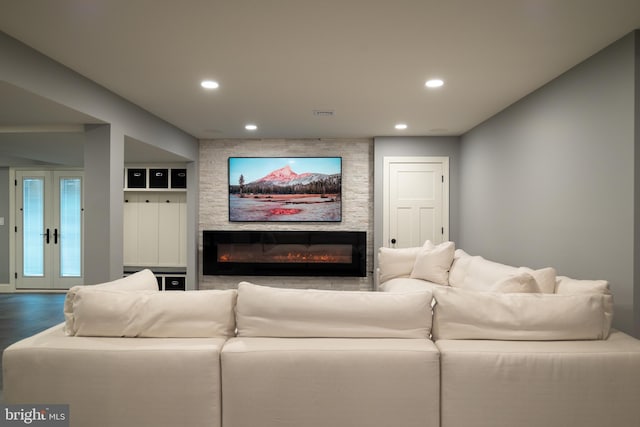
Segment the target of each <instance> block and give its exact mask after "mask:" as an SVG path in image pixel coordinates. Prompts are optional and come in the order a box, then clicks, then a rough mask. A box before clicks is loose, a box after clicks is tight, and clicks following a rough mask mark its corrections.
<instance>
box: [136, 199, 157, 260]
mask: <svg viewBox="0 0 640 427" xmlns="http://www.w3.org/2000/svg"><path fill="white" fill-rule="evenodd" d="M158 197H159V196H158V194H154V193H141V194H140V198H139V199H138V261H139V265H145V266H152V265H158V242H159V236H158V234H159V233H160V231H159V230H160V228H159V224H158V223H159V221H158V220H159V215H158Z"/></svg>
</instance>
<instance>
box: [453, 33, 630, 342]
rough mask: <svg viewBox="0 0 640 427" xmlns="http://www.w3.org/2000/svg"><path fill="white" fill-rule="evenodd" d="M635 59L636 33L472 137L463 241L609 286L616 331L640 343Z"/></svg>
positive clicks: (501, 257) (464, 153)
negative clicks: (636, 322) (636, 263)
mask: <svg viewBox="0 0 640 427" xmlns="http://www.w3.org/2000/svg"><path fill="white" fill-rule="evenodd" d="M635 61H636V44H635V35H634V34H631V35H629V36H627V37H625V38H623V39H621V40H620V41H618V42H616V43H614V44H613V45H611V46H609V47H608V48H606V49H604V50H603V51H601V52H599V53H598V54H596V55H594V56H593V57H591V58H590V59H588V60H587V61H585V62H583V63H582V64H580V65H578V66H576V67H575V68H573V69H571V70H570V71H568V72H567V73H565V74H563V75H562V76H560V77H559V78H557V79H555V80H554V81H552V82H550V83H548V84H547V85H545V86H544V87H542V88H541V89H539V90H537V91H536V92H534V93H532V94H530V95H529V96H527V97H525V98H524V99H522V100H520V101H518V102H517V103H516V104H514V105H512V106H511V107H509V108H507V109H506V110H504V111H503V112H501V113H500V114H498V115H496V116H495V117H493V118H491V119H490V120H488V121H487V122H485V123H483V124H482V125H480V126H478V127H477V128H475V129H473V130H472V131H470V132H469V133H467V134H466V135H464V136H463V137H462V143H461V152H460V153H461V156H460V189H461V191H460V210H459V214H460V227H461V228H460V232H459V234H458V236H459V237H458V238H459V243H460V245H459V246H460V247H463V248H464V249H465V250H467V251H468V252H469V253H471V254H481V255H483V256H485V257H486V258H489V259H492V260H495V261H499V262H504V263H507V264H512V265H526V266H529V267H533V268H541V267H546V266H553V267H555V268H556V269H557V270H558V273H559V274H563V275H567V276H571V277H575V278H582V279H607V280H609V282H610V284H611V287H612V290H613V292H614V296H615V303H616V307H615V309H616V314H615V321H614V325H615V326H616V327H617V328H619V329H622V330H624V331H626V332H630V333H634V334H635V335H636V336H640V329H639V328H637V327H636V328H635V330H634V327H633V324H634V311H635V313H636V316H637V315H638V313H639V306H638V304H636V305H635V307H634V287H635V289H638V284H635V283H634V282H637V281H638V280H637V279H636V277H637V276H634V259H635V255H636V254H638V252H634V247H637V243H636V242H634V226H635V225H636V220H635V219H634V208H635V204H636V203H638V198H637V197H636V194H635V191H637V190H636V189H635V188H634V182H635V181H636V172H635V171H636V165H635V161H634V156H636V154H635V150H634V144H635V140H636V138H637V131H636V121H637V120H638V119H637V117H635V115H634V112H635V105H634V102H635V97H636V94H637V91H638V86H637V84H636V83H637V81H636V79H637V77H636V69H635ZM634 200H635V201H634ZM634 244H635V246H634ZM638 292H640V290H639V291H636V292H635V294H636V296H635V298H636V302H638V297H637V293H638Z"/></svg>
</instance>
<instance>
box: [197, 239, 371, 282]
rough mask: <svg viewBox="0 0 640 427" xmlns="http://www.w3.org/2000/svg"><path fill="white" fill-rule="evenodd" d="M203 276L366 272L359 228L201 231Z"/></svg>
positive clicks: (326, 274)
mask: <svg viewBox="0 0 640 427" xmlns="http://www.w3.org/2000/svg"><path fill="white" fill-rule="evenodd" d="M202 237H203V255H202V258H203V259H202V264H203V267H202V269H203V273H204V274H205V275H248V276H353V277H365V276H366V275H367V261H366V260H367V255H366V252H367V250H366V248H367V234H366V233H365V232H363V231H362V232H361V231H211V230H205V231H203V236H202Z"/></svg>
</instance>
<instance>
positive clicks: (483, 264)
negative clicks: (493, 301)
mask: <svg viewBox="0 0 640 427" xmlns="http://www.w3.org/2000/svg"><path fill="white" fill-rule="evenodd" d="M522 273H527V274H530V275H531V276H533V278H534V279H535V281H536V284H537V285H538V289H539V292H542V293H546V294H552V293H554V291H555V288H556V270H555V269H554V268H552V267H547V268H541V269H539V270H533V269H531V268H528V267H513V266H511V265H506V264H501V263H499V262H495V261H490V260H488V259H485V258H483V257H481V256H478V255H475V256H472V255H469V254H467V253H466V252H465V251H463V250H461V249H457V250H456V251H455V255H454V260H453V264H452V265H451V270H450V271H449V285H450V286H453V287H455V288H462V289H468V290H472V291H489V290H491V288H492V287H493V286H494V285H495V284H496V283H497V282H500V281H502V280H504V279H506V278H508V277H513V276H518V275H520V274H522Z"/></svg>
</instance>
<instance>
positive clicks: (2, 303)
mask: <svg viewBox="0 0 640 427" xmlns="http://www.w3.org/2000/svg"><path fill="white" fill-rule="evenodd" d="M64 297H65V294H0V351H4V349H5V348H7V347H8V346H9V345H11V344H13V343H14V342H16V341H19V340H21V339H23V338H26V337H29V336H31V335H33V334H36V333H38V332H40V331H43V330H45V329H47V328H49V327H51V326H54V325H57V324H58V323H61V322H63V321H64V313H63V311H62V308H63V305H64ZM0 402H2V359H1V358H0Z"/></svg>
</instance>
